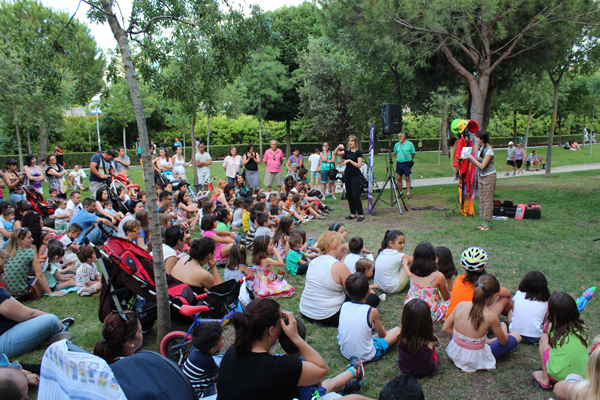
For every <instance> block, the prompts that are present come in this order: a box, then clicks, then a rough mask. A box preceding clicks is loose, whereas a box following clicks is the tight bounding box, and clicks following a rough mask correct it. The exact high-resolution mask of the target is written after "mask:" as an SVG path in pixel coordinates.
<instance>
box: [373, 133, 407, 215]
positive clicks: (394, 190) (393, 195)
mask: <svg viewBox="0 0 600 400" xmlns="http://www.w3.org/2000/svg"><path fill="white" fill-rule="evenodd" d="M388 161H389V162H388V165H387V172H386V174H387V177H386V178H385V181H384V182H383V186H382V187H381V190H380V191H379V194H378V195H377V199H375V203H373V208H375V206H376V205H377V203H378V202H379V200H381V201H382V202H383V203H385V204H387V205H388V206H390V207H394V206H395V205H397V206H398V211H399V212H400V215H402V214H403V213H402V206H401V205H400V202H402V204H403V205H404V209H405V210H406V211H408V207H407V206H406V203H405V202H404V195H403V194H402V191H401V190H400V189H398V183H397V182H396V179H395V176H394V173H395V171H394V162H393V160H392V135H391V134H388ZM388 182H390V202H389V203H388V202H386V201H385V200H383V199H382V198H381V195H382V194H383V190H384V189H385V187H386V186H387V184H388Z"/></svg>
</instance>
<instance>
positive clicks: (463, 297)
mask: <svg viewBox="0 0 600 400" xmlns="http://www.w3.org/2000/svg"><path fill="white" fill-rule="evenodd" d="M465 276H467V275H466V274H462V275H459V276H457V277H456V278H454V284H453V285H452V294H451V295H450V304H449V305H448V311H447V312H446V318H448V315H450V314H451V313H452V311H453V310H454V307H456V305H457V304H458V303H460V302H461V301H471V300H473V284H472V283H471V282H465V281H463V278H464V277H465Z"/></svg>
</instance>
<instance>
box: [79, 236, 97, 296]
mask: <svg viewBox="0 0 600 400" xmlns="http://www.w3.org/2000/svg"><path fill="white" fill-rule="evenodd" d="M77 257H79V261H81V265H79V268H77V274H76V277H75V281H76V282H77V294H78V295H80V296H89V295H92V294H94V293H98V292H100V290H101V289H102V284H101V283H100V274H99V273H98V270H97V269H96V266H95V265H94V262H96V252H95V251H94V248H93V247H92V246H80V247H79V251H78V252H77Z"/></svg>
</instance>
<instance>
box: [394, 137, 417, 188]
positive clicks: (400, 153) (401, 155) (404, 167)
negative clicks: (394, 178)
mask: <svg viewBox="0 0 600 400" xmlns="http://www.w3.org/2000/svg"><path fill="white" fill-rule="evenodd" d="M394 154H396V175H398V190H399V191H400V194H402V176H404V177H405V179H406V198H407V199H410V183H411V182H410V174H412V167H413V165H414V163H415V162H414V161H413V160H414V159H415V146H414V145H413V144H412V142H410V141H408V140H406V133H404V132H400V133H399V134H398V143H396V144H395V145H394Z"/></svg>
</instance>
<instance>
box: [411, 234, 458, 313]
mask: <svg viewBox="0 0 600 400" xmlns="http://www.w3.org/2000/svg"><path fill="white" fill-rule="evenodd" d="M413 258H414V260H413V263H412V265H411V266H410V273H411V276H410V289H409V290H408V294H407V295H406V299H405V300H404V304H406V303H408V302H409V301H410V300H412V299H414V298H418V299H421V300H423V301H424V302H426V303H427V305H429V308H430V309H431V319H432V320H433V322H440V321H441V320H443V319H444V315H446V311H448V304H449V302H450V292H448V288H447V287H446V277H445V276H444V274H442V273H441V272H439V271H438V270H437V267H436V256H435V249H434V248H433V246H432V245H431V244H430V243H426V242H421V243H419V244H418V245H417V247H416V248H415V252H414V255H413ZM440 293H441V297H440Z"/></svg>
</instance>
